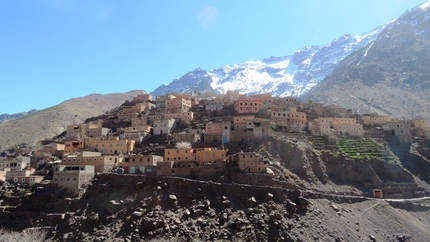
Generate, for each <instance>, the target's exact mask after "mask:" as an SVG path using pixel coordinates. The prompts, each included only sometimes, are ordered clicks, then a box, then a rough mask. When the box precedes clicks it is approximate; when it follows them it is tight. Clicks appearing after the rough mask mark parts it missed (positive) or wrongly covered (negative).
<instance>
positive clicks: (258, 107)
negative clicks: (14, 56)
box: [0, 91, 430, 197]
mask: <svg viewBox="0 0 430 242" xmlns="http://www.w3.org/2000/svg"><path fill="white" fill-rule="evenodd" d="M280 133H282V134H285V137H288V138H290V139H292V140H300V139H306V140H307V141H309V142H311V143H312V144H313V146H314V147H315V148H316V149H318V148H320V149H325V148H330V147H331V148H333V146H331V145H330V140H333V139H334V140H336V142H337V144H338V146H336V148H337V149H339V150H340V152H342V154H343V155H345V156H349V157H350V158H351V159H365V158H377V159H386V160H389V159H391V156H390V154H389V153H387V151H386V150H384V147H383V145H380V144H378V142H376V143H375V141H378V140H379V141H381V140H384V139H387V138H388V139H390V140H392V141H394V142H397V143H411V142H414V141H415V140H425V139H430V127H429V125H428V122H427V120H424V119H423V120H399V119H395V118H391V117H389V116H381V115H378V114H372V113H369V114H355V113H353V111H352V110H349V109H345V108H342V107H339V106H334V105H327V106H324V105H323V104H322V103H315V102H312V101H308V102H301V101H299V100H298V99H297V98H295V97H284V98H281V97H272V96H271V94H259V95H242V94H240V93H239V92H238V91H228V92H227V93H226V94H215V93H209V92H206V93H197V92H191V93H170V94H166V95H164V96H158V97H156V98H155V99H154V98H153V97H152V96H151V95H150V94H145V93H142V94H139V95H137V96H136V97H134V98H133V100H128V101H126V102H125V103H124V104H123V105H122V106H121V107H119V108H117V109H115V110H111V111H109V112H107V113H106V114H104V115H101V116H99V117H94V118H91V119H88V120H87V122H85V123H83V124H75V125H70V126H68V127H67V131H66V132H65V133H63V134H62V135H59V136H57V137H54V138H52V139H46V140H42V141H40V142H39V147H38V149H37V150H36V151H34V152H32V153H30V154H29V155H28V156H22V155H20V156H16V155H9V156H7V157H0V179H3V180H6V181H9V182H12V183H40V182H42V181H44V180H45V182H46V180H47V178H48V180H49V181H51V182H52V183H53V184H55V185H57V186H59V187H64V188H66V189H67V190H68V191H70V192H71V193H76V192H78V191H79V189H80V187H81V186H82V185H83V184H85V183H86V182H88V181H90V180H91V179H92V178H93V177H94V176H95V175H96V174H99V173H117V174H136V175H138V174H141V175H150V176H177V177H185V178H192V179H198V180H218V181H223V177H224V176H225V175H226V174H229V173H237V174H242V175H244V176H246V175H249V174H250V173H251V174H259V175H261V176H267V177H272V176H275V173H274V172H273V170H271V169H270V168H269V167H268V165H267V164H268V163H269V162H270V160H269V159H268V158H267V157H265V156H264V154H259V153H258V152H256V151H255V150H252V149H250V148H249V147H248V146H246V145H244V144H246V143H247V142H252V141H253V140H259V139H263V138H265V137H270V136H275V135H278V134H280ZM351 140H359V142H360V143H362V144H366V145H368V146H366V149H367V150H366V152H367V151H368V152H367V153H366V154H365V155H364V156H363V152H362V151H357V150H354V149H355V148H357V145H356V144H354V143H351V145H350V146H353V147H348V145H346V146H345V145H344V146H341V145H340V144H341V143H342V142H343V143H342V144H348V142H349V141H351ZM351 142H352V141H351ZM369 142H370V143H369ZM241 144H242V145H241ZM369 147H370V148H369ZM286 168H287V169H288V167H286ZM225 181H228V179H227V178H225ZM374 190H375V191H374V194H373V195H374V196H375V197H382V194H381V193H380V192H381V191H378V189H374ZM412 190H413V189H412Z"/></svg>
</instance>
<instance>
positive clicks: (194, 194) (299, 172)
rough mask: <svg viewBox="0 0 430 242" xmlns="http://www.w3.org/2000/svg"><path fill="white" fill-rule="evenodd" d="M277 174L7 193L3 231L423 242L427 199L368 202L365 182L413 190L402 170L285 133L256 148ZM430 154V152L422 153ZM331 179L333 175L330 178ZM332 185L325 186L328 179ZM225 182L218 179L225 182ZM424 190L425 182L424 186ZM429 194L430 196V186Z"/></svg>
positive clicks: (103, 178)
mask: <svg viewBox="0 0 430 242" xmlns="http://www.w3.org/2000/svg"><path fill="white" fill-rule="evenodd" d="M250 145H251V146H253V145H255V147H253V148H257V149H258V152H260V153H261V154H263V155H264V156H265V157H266V158H267V159H268V160H269V162H268V166H270V168H271V169H273V171H274V173H275V175H274V176H271V175H263V174H254V175H252V174H243V173H236V172H234V171H230V172H227V173H226V174H225V176H223V179H231V181H227V182H226V181H224V182H222V183H219V182H218V181H217V180H213V181H199V180H192V179H186V178H180V177H173V176H165V177H161V176H144V175H129V174H122V175H121V174H113V173H105V174H97V175H96V177H95V179H93V180H92V181H91V183H90V184H88V185H86V186H84V187H82V189H81V191H80V193H79V195H78V196H72V197H70V196H69V195H67V194H65V193H64V190H61V189H59V188H56V187H54V186H52V185H51V184H49V183H43V184H37V185H36V186H30V185H27V186H25V185H22V186H2V185H1V183H0V192H1V195H2V201H1V205H2V207H3V208H4V210H2V211H0V218H1V219H0V226H2V227H3V228H5V229H10V230H15V231H17V230H19V231H31V230H36V231H37V230H47V231H49V232H50V233H49V235H50V236H53V237H54V240H55V241H160V240H161V241H165V240H168V241H215V240H222V241H426V240H427V239H428V238H429V236H430V230H429V229H428V228H429V226H430V220H429V219H428V217H429V216H430V200H429V198H428V197H427V198H417V199H396V200H385V199H373V198H369V197H364V196H362V195H363V194H364V193H365V192H366V190H369V189H368V188H366V187H365V186H364V185H363V184H364V182H371V181H373V180H374V181H381V180H383V181H397V182H412V181H413V180H414V179H417V178H416V177H414V175H413V174H411V173H409V172H408V171H407V170H406V169H404V168H403V167H401V165H400V163H387V162H384V161H377V160H373V161H372V160H357V159H348V158H346V157H342V156H341V155H340V154H339V153H338V152H336V151H332V150H317V149H314V148H313V147H312V145H311V142H310V141H309V140H307V139H298V140H293V139H289V138H288V137H286V136H283V134H282V133H278V134H277V135H276V136H275V137H272V138H268V139H264V140H260V141H257V140H254V141H253V142H251V144H250ZM423 154H424V155H426V156H427V155H428V154H427V153H423ZM324 174H327V176H324ZM324 177H326V178H327V179H324ZM219 179H221V178H219ZM423 184H424V183H423ZM424 185H425V186H427V190H426V194H427V195H428V194H430V192H429V190H428V184H424Z"/></svg>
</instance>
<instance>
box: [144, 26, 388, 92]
mask: <svg viewBox="0 0 430 242" xmlns="http://www.w3.org/2000/svg"><path fill="white" fill-rule="evenodd" d="M382 29H383V27H379V28H376V29H374V30H372V31H370V32H368V33H365V34H362V35H343V36H341V37H338V38H336V39H334V40H333V41H332V42H331V43H329V44H327V45H325V46H309V47H304V48H302V49H300V50H297V51H296V52H295V53H294V54H293V55H290V56H282V57H270V58H266V59H263V60H252V61H246V62H244V63H240V64H236V65H226V66H222V67H219V68H216V69H214V70H211V71H207V70H203V69H200V68H197V69H196V70H194V71H191V72H188V73H187V74H185V75H184V76H182V77H181V78H179V79H175V80H173V81H172V82H171V83H170V84H168V85H162V86H160V87H158V88H157V89H155V90H154V91H153V92H152V93H151V94H152V95H154V96H159V95H164V94H165V93H166V92H190V91H215V92H217V93H225V92H226V91H228V90H234V89H236V90H239V91H240V92H241V93H246V94H257V93H272V95H274V96H290V95H293V96H300V95H301V94H303V93H305V92H307V91H308V90H309V89H310V88H312V87H313V86H315V85H316V84H318V83H319V82H320V81H321V80H322V79H323V78H324V77H326V76H327V75H328V74H330V73H331V72H332V71H333V69H334V68H335V67H336V66H337V64H338V63H339V62H340V61H341V60H342V59H343V58H345V57H346V56H348V55H349V54H351V53H353V52H354V51H356V50H359V49H361V48H362V47H364V46H366V45H367V44H368V43H370V42H371V41H373V40H374V38H375V37H376V35H377V34H378V33H379V32H380V31H381V30H382Z"/></svg>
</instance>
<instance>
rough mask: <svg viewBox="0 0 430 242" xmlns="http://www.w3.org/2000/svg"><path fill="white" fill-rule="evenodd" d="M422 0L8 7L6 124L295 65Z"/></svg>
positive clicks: (198, 0) (1, 18) (1, 15)
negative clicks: (100, 100)
mask: <svg viewBox="0 0 430 242" xmlns="http://www.w3.org/2000/svg"><path fill="white" fill-rule="evenodd" d="M423 2H425V1H424V0H347V1H346V0H327V1H321V0H272V1H257V0H247V1H244V0H243V1H242V0H237V1H209V0H208V1H202V0H195V1H191V0H183V1H163V0H140V1H131V0H130V1H109V0H103V1H102V0H100V1H91V0H86V1H72V0H43V1H42V0H41V1H39V0H28V1H16V0H0V82H1V84H2V85H1V86H2V89H1V90H2V92H1V94H0V114H2V113H10V114H11V113H16V112H22V111H28V110H30V109H33V108H35V109H44V108H47V107H50V106H53V105H56V104H58V103H60V102H62V101H65V100H67V99H70V98H74V97H81V96H85V95H88V94H91V93H101V94H106V93H113V92H127V91H130V90H135V89H143V90H145V91H147V92H151V91H153V90H154V89H155V88H157V87H158V86H159V85H161V84H167V83H170V82H171V81H172V80H173V79H176V78H179V77H181V76H182V75H184V74H185V73H186V72H188V71H192V70H194V69H195V68H197V67H201V68H203V69H206V70H211V69H214V68H217V67H219V66H223V65H226V64H235V63H240V62H243V61H246V60H256V59H262V58H267V57H270V56H285V55H291V54H293V53H294V51H295V50H297V49H299V48H302V47H304V46H307V45H323V44H327V43H329V42H330V41H331V40H333V39H334V38H336V37H338V36H340V35H342V34H360V33H363V32H367V31H370V30H371V29H373V28H375V27H377V26H379V25H382V24H384V23H386V22H388V21H390V20H392V19H393V18H397V17H399V16H400V15H401V14H402V13H403V12H405V11H406V10H408V9H411V8H412V7H414V6H416V5H419V4H421V3H423Z"/></svg>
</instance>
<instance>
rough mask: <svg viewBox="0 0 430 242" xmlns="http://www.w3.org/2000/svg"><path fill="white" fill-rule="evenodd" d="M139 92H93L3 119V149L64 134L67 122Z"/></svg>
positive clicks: (0, 134)
mask: <svg viewBox="0 0 430 242" xmlns="http://www.w3.org/2000/svg"><path fill="white" fill-rule="evenodd" d="M138 93H142V91H137V90H136V91H130V92H127V93H112V94H106V95H101V94H91V95H88V96H85V97H80V98H73V99H70V100H67V101H64V102H62V103H60V104H58V105H56V106H53V107H50V108H47V109H43V110H39V111H36V112H34V113H32V114H30V115H26V116H23V117H21V118H18V119H15V120H11V121H8V122H4V123H0V150H5V149H8V148H11V147H13V146H16V145H18V144H22V143H25V144H28V145H30V146H32V145H34V144H35V143H36V141H38V140H43V139H45V138H51V137H53V136H55V135H58V134H61V133H62V132H63V131H65V129H66V127H67V125H71V124H80V123H82V122H84V121H85V119H87V118H90V117H93V116H97V115H100V114H103V113H105V112H106V111H108V110H111V109H113V108H116V107H118V106H120V105H121V104H122V103H123V102H124V101H125V100H131V99H132V98H133V97H134V96H136V95H137V94H138Z"/></svg>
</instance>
